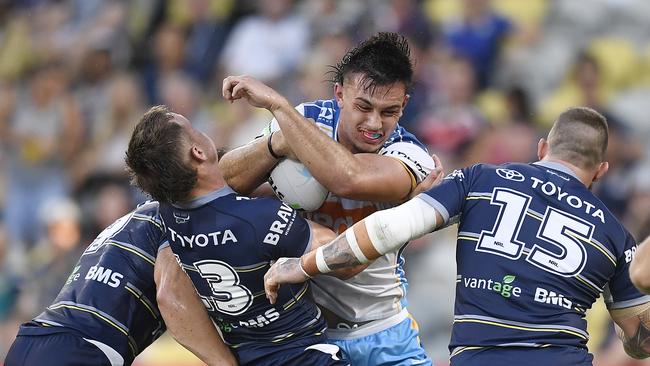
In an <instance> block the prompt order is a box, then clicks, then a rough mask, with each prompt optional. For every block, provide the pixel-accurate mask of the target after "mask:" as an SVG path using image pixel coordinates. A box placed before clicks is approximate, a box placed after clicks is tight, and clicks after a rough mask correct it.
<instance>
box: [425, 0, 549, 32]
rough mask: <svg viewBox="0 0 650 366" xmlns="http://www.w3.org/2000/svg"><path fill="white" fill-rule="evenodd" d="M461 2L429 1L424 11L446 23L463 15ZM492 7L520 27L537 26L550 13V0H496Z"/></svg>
mask: <svg viewBox="0 0 650 366" xmlns="http://www.w3.org/2000/svg"><path fill="white" fill-rule="evenodd" d="M462 6H463V1H461V0H427V1H426V2H425V4H424V9H425V11H426V13H427V15H428V16H429V18H430V19H432V20H433V21H435V22H440V23H445V22H448V21H449V20H451V19H454V18H457V17H459V16H460V14H461V10H462ZM492 6H493V8H494V10H495V11H496V12H497V13H500V14H502V15H504V16H506V17H508V18H509V19H511V20H512V21H513V22H515V23H517V24H520V25H533V26H534V25H537V24H539V23H541V22H542V21H543V20H544V17H545V16H546V13H547V12H548V8H549V2H548V0H525V1H524V0H494V1H493V2H492Z"/></svg>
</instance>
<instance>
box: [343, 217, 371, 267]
mask: <svg viewBox="0 0 650 366" xmlns="http://www.w3.org/2000/svg"><path fill="white" fill-rule="evenodd" d="M345 239H346V240H347V241H348V245H350V249H352V252H353V253H354V256H355V257H357V260H358V261H359V263H362V264H366V263H368V262H369V261H368V258H366V255H365V254H363V252H362V251H361V248H359V243H358V242H357V237H356V236H355V235H354V226H352V227H350V228H349V229H347V230H345Z"/></svg>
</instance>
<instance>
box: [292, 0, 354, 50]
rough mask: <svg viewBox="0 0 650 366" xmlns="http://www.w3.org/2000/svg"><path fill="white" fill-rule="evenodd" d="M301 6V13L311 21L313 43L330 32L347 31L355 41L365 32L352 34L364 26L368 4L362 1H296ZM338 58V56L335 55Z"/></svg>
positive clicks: (339, 32)
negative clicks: (364, 16)
mask: <svg viewBox="0 0 650 366" xmlns="http://www.w3.org/2000/svg"><path fill="white" fill-rule="evenodd" d="M296 5H297V6H300V11H301V13H300V15H301V17H304V18H305V19H306V20H307V21H308V22H309V29H310V31H311V37H312V43H314V42H318V40H319V39H321V38H322V37H325V36H327V35H330V34H342V33H347V34H348V36H350V37H354V38H355V41H356V40H358V39H362V38H363V37H364V35H363V34H351V33H352V32H351V31H352V30H355V31H357V33H359V32H358V31H359V30H360V29H361V27H362V24H361V23H362V21H363V15H364V13H365V12H366V9H365V7H366V5H364V4H363V2H361V1H346V0H307V1H300V2H297V3H296ZM335 59H336V57H335Z"/></svg>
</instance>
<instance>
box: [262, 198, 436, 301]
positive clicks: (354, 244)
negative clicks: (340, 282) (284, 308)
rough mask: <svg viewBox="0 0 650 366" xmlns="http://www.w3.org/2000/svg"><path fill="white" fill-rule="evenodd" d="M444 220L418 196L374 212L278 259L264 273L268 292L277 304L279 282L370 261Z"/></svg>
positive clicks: (299, 279) (298, 280)
mask: <svg viewBox="0 0 650 366" xmlns="http://www.w3.org/2000/svg"><path fill="white" fill-rule="evenodd" d="M442 222H443V218H442V215H440V213H438V212H437V211H436V210H435V209H434V208H433V207H431V206H429V205H428V204H427V203H426V202H424V201H422V200H420V199H418V198H414V199H412V200H410V201H408V202H406V203H404V204H402V205H400V206H397V207H395V208H391V209H388V210H383V211H378V212H375V213H374V214H372V215H370V216H368V217H366V218H365V219H364V220H362V221H359V222H358V223H356V224H355V225H354V226H352V227H351V228H349V229H348V230H346V231H345V232H344V233H343V234H341V235H339V236H338V237H337V238H336V239H334V241H332V242H331V243H329V244H327V245H325V246H323V247H320V248H318V249H317V250H315V251H311V252H309V253H307V254H305V255H303V256H302V257H300V258H281V259H280V260H278V261H277V262H276V263H275V264H274V265H273V266H272V267H271V268H270V269H269V271H268V272H267V273H266V274H265V275H264V289H265V291H266V295H267V297H268V298H269V300H270V301H271V303H274V302H275V299H276V297H277V289H278V288H279V286H280V284H283V283H300V282H304V281H306V280H307V279H309V278H310V277H313V276H315V275H318V274H322V273H329V272H331V271H334V270H341V269H343V268H350V267H354V266H358V265H360V264H365V263H368V262H369V261H372V260H374V259H377V258H379V257H380V256H382V255H384V254H386V253H389V252H393V251H396V250H398V249H399V248H400V247H401V246H402V245H403V244H404V243H406V242H407V241H409V240H412V239H415V238H419V237H421V236H422V235H424V234H426V233H429V232H431V231H433V230H435V229H436V227H437V226H438V225H439V224H442Z"/></svg>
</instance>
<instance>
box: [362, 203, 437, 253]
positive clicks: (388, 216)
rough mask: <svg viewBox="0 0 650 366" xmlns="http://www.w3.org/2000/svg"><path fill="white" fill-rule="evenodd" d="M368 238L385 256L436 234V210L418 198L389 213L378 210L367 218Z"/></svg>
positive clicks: (390, 210)
mask: <svg viewBox="0 0 650 366" xmlns="http://www.w3.org/2000/svg"><path fill="white" fill-rule="evenodd" d="M365 223H366V229H367V230H368V237H369V238H370V242H371V243H372V246H373V247H374V248H375V250H376V251H377V252H378V253H379V254H381V255H384V254H386V253H389V252H394V251H396V250H398V249H399V248H400V247H401V246H402V245H404V243H406V242H407V241H409V240H412V239H416V238H419V237H421V236H422V235H424V234H426V233H430V232H432V231H433V230H434V229H435V228H436V226H437V220H436V210H435V209H434V208H433V207H431V206H430V205H429V204H427V203H426V202H425V201H423V200H421V199H419V198H414V199H412V200H410V201H407V202H406V203H404V204H402V205H399V206H397V207H393V208H391V209H388V210H383V211H378V212H375V213H373V214H372V215H370V216H368V217H366V219H365Z"/></svg>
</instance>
